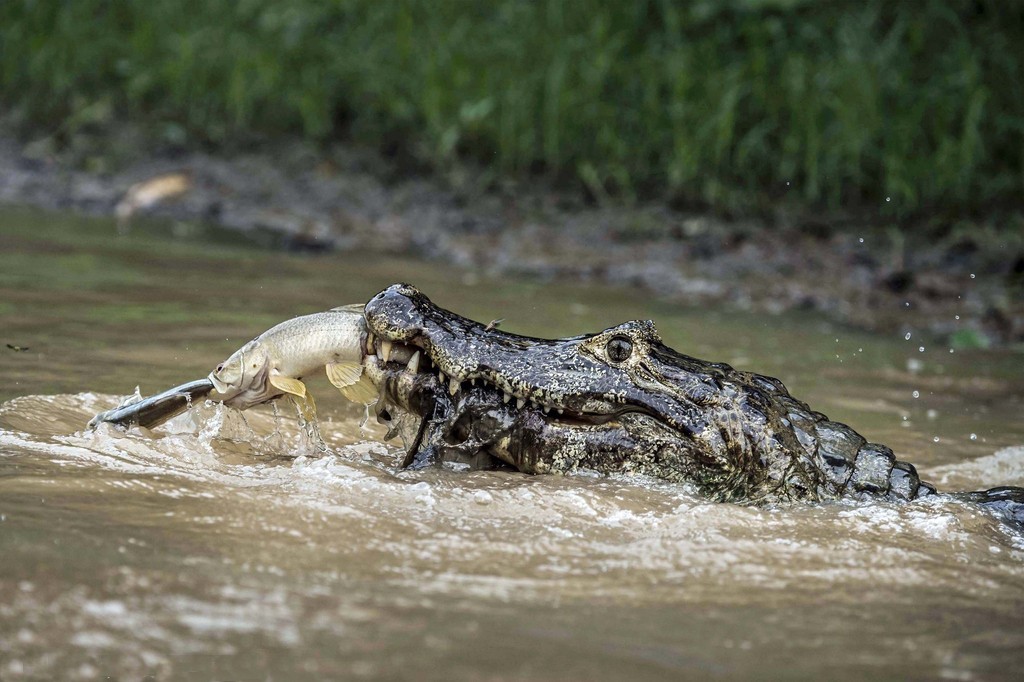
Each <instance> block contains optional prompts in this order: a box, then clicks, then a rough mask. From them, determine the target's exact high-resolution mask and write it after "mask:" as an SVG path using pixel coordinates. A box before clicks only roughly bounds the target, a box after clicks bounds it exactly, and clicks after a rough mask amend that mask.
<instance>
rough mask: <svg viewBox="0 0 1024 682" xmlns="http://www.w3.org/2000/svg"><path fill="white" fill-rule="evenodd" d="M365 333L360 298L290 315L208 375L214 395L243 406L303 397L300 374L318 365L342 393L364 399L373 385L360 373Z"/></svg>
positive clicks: (374, 390) (365, 401) (366, 400)
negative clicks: (326, 308) (325, 310)
mask: <svg viewBox="0 0 1024 682" xmlns="http://www.w3.org/2000/svg"><path fill="white" fill-rule="evenodd" d="M366 333H367V332H366V322H365V320H364V319H363V306H362V304H359V305H349V306H342V307H340V308H334V309H332V310H329V311H327V312H323V313H314V314H312V315H303V316H301V317H295V318H292V319H290V320H286V321H284V322H282V323H281V324H278V325H276V326H274V327H271V328H270V329H268V330H267V331H265V332H263V333H262V334H260V335H259V336H257V337H256V338H255V339H253V340H252V341H250V342H249V343H247V344H245V345H244V346H242V347H241V348H239V349H238V350H237V351H235V352H234V353H232V354H231V357H229V358H228V359H227V360H225V361H224V362H222V363H220V364H219V365H217V368H216V369H214V370H213V371H212V372H210V376H209V379H210V381H211V382H212V383H213V385H214V387H215V388H216V389H217V392H218V393H220V394H221V395H220V396H217V398H219V399H220V400H222V401H223V402H224V403H226V404H227V405H230V406H231V407H235V408H238V409H240V410H244V409H246V408H248V407H252V406H253V405H258V404H260V403H264V402H267V401H268V400H271V399H273V398H276V397H279V396H281V395H285V394H288V395H292V396H295V398H296V399H298V400H306V399H307V393H306V385H305V384H303V383H302V377H305V376H308V375H310V374H311V373H313V372H315V371H317V370H319V369H320V368H321V367H324V368H326V371H327V378H328V379H329V380H330V382H331V383H332V384H333V385H334V386H336V387H337V388H338V390H340V391H341V394H342V395H343V396H345V397H346V398H348V399H349V400H352V401H353V402H358V403H363V404H369V403H371V402H373V401H374V399H376V397H377V394H378V390H377V388H376V386H374V384H373V382H371V381H370V379H369V378H368V377H367V376H366V375H365V374H364V373H363V365H362V360H363V353H364V350H363V345H364V343H365V341H364V340H365V338H366ZM211 397H214V396H211Z"/></svg>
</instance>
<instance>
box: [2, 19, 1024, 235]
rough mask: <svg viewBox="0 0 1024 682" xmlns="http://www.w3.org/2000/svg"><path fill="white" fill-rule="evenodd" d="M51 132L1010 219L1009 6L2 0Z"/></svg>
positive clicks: (1012, 66)
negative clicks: (247, 144)
mask: <svg viewBox="0 0 1024 682" xmlns="http://www.w3.org/2000/svg"><path fill="white" fill-rule="evenodd" d="M0 26H2V27H3V29H2V32H0V102H2V103H3V106H4V108H5V109H6V110H7V111H8V113H9V114H13V115H14V116H15V117H16V119H17V120H19V121H20V122H22V123H23V124H25V125H28V126H29V127H31V128H33V129H40V128H43V129H47V130H50V131H54V130H56V131H59V132H60V133H61V134H64V135H72V134H74V132H75V130H76V129H79V128H81V127H82V126H88V125H91V124H95V123H97V122H103V121H115V122H116V121H118V120H139V121H144V122H146V123H151V124H153V126H154V127H153V130H155V131H158V133H159V136H160V137H162V138H163V139H164V140H165V141H169V142H173V143H176V144H181V143H187V142H189V141H192V142H200V143H214V144H221V143H224V142H227V141H230V140H233V139H239V138H242V139H244V138H245V137H246V136H247V135H249V134H250V133H257V134H261V135H263V134H270V135H274V134H280V133H289V134H292V133H298V134H301V135H304V136H307V137H309V138H311V139H314V140H317V141H322V140H327V139H331V138H342V139H346V140H352V141H355V142H358V143H365V144H369V145H373V146H375V147H378V148H380V149H382V150H384V151H385V152H387V153H400V154H402V155H403V156H405V157H406V158H409V159H410V160H413V161H416V162H419V163H426V164H429V165H430V166H432V167H435V168H439V169H442V170H443V169H445V168H447V167H450V166H451V165H452V164H454V163H457V162H459V161H460V160H464V159H470V160H472V161H474V162H477V163H479V164H480V165H481V167H482V168H483V170H484V171H485V172H490V173H493V177H523V176H526V175H535V174H538V173H540V174H543V175H544V176H547V177H550V178H553V179H556V180H558V181H560V182H568V183H576V184H578V185H579V186H580V187H582V188H585V189H586V190H587V191H589V192H590V193H591V194H592V195H594V196H595V197H597V198H599V199H603V198H605V197H612V198H622V199H625V200H629V199H631V198H633V197H636V196H642V197H658V198H664V199H668V200H670V201H674V202H678V203H680V204H685V205H697V206H707V207H711V208H714V209H716V210H720V211H725V212H730V211H737V210H739V211H747V210H757V209H761V208H766V207H768V206H770V205H771V203H772V202H774V201H778V200H780V199H783V198H784V199H785V200H787V201H791V202H795V203H796V204H798V205H802V206H805V207H812V208H814V207H839V206H854V207H862V208H863V207H867V208H868V209H869V210H875V209H877V210H878V212H879V213H881V214H882V215H887V214H888V215H893V216H906V215H911V214H914V213H915V212H922V211H951V212H960V211H965V210H966V211H979V210H980V211H988V210H991V209H992V207H1008V208H1012V209H1013V210H1016V209H1018V208H1019V206H1020V198H1021V196H1024V194H1022V190H1024V76H1022V74H1024V49H1022V45H1024V4H1022V3H1021V2H1018V1H1017V0H971V1H967V0H919V1H915V2H892V1H891V0H863V1H860V2H811V1H807V2H804V1H800V0H791V1H786V0H774V1H772V0H732V1H727V0H708V1H695V2H685V3H684V2H668V1H658V0H648V1H646V2H643V1H636V2H588V1H584V0H565V1H558V0H547V1H538V2H522V1H520V0H494V1H493V2H486V3H459V2H436V1H431V0H412V1H408V2H378V1H376V0H347V1H346V0H337V1H335V2H328V1H325V0H192V1H189V0H182V1H180V2H162V1H160V0H119V1H116V2H115V1H113V0H73V1H70V2H56V1H53V0H6V1H5V2H2V3H0Z"/></svg>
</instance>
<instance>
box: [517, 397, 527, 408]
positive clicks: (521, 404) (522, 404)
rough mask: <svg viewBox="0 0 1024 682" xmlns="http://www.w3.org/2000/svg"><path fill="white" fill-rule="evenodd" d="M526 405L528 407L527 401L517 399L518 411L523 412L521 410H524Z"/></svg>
mask: <svg viewBox="0 0 1024 682" xmlns="http://www.w3.org/2000/svg"><path fill="white" fill-rule="evenodd" d="M525 405H526V401H525V400H523V399H522V398H516V409H519V410H521V409H523V407H524V406H525Z"/></svg>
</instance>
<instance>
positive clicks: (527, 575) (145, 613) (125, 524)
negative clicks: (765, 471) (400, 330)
mask: <svg viewBox="0 0 1024 682" xmlns="http://www.w3.org/2000/svg"><path fill="white" fill-rule="evenodd" d="M113 234H114V230H113V226H112V225H111V224H109V223H107V222H104V221H97V220H84V219H78V218H73V217H68V216H53V215H45V214H39V213H32V212H25V211H20V210H12V209H5V210H0V335H2V338H0V344H8V343H9V344H11V345H14V346H18V347H22V348H27V350H24V351H16V350H13V349H10V348H7V347H6V345H4V346H0V401H2V402H0V679H3V680H19V679H105V678H107V677H108V676H110V677H113V678H123V679H140V678H143V677H146V676H151V678H152V679H260V680H268V679H273V680H286V679H287V680H295V679H311V680H312V679H360V678H391V679H470V680H476V679H480V680H484V679H486V680H497V679H501V680H519V679H529V680H534V679H537V680H554V679H634V680H643V679H680V678H712V679H713V678H723V679H736V678H752V679H764V678H778V677H785V678H790V679H863V678H864V677H866V676H868V675H873V676H881V677H886V678H901V679H936V678H946V679H961V680H971V679H1014V678H1016V679H1019V674H1020V670H1021V669H1022V667H1024V629H1022V626H1024V534H1022V533H1021V532H1020V531H1019V530H1014V529H1011V528H1009V527H1008V526H1006V525H1005V524H1003V523H1001V522H999V521H998V520H996V519H995V518H993V517H992V516H990V515H988V514H986V513H983V512H981V511H979V510H978V509H977V508H973V507H971V506H969V505H965V504H959V503H955V502H951V501H948V500H944V499H935V500H928V501H922V502H917V503H913V504H908V505H894V504H887V503H873V504H868V503H840V504H829V505H819V506H790V507H782V508H773V509H750V508H744V507H738V506H733V505H724V504H711V503H708V502H705V501H703V500H702V499H700V498H699V497H696V496H694V495H693V494H692V493H691V492H690V491H688V490H686V489H682V488H679V487H675V486H670V485H665V484H660V483H658V482H653V481H647V480H636V479H624V478H623V479H619V478H612V479H609V478H600V477H586V476H577V477H568V478H563V477H554V476H552V477H529V476H523V475H520V474H514V473H501V472H476V473H468V472H464V471H453V470H440V471H429V472H419V473H410V472H398V471H395V469H394V464H395V463H396V460H397V459H399V458H398V457H397V456H396V452H395V448H394V446H392V445H388V444H383V443H382V442H381V441H380V440H379V438H380V436H381V432H380V430H379V429H376V428H374V427H370V426H367V427H363V428H361V427H360V422H361V416H362V415H361V414H360V412H359V411H358V410H354V409H352V408H351V407H348V406H346V405H344V404H343V403H342V402H341V400H340V399H337V398H334V397H333V396H332V393H333V391H332V390H331V389H330V386H329V385H328V384H327V382H326V381H323V380H321V381H315V382H312V384H311V385H312V390H313V392H314V393H315V395H316V396H317V398H318V399H319V405H320V413H321V421H322V425H321V426H322V430H323V433H324V436H325V439H326V441H327V444H328V446H329V448H330V453H329V454H327V455H325V456H320V455H318V454H317V453H316V451H315V448H314V447H313V446H312V445H311V444H310V443H309V442H308V441H307V439H306V437H305V435H304V434H303V433H301V432H300V431H299V430H298V429H297V427H296V423H295V419H294V417H293V416H292V413H291V412H290V411H289V408H288V407H287V406H281V407H280V408H279V409H278V410H276V411H275V410H273V409H262V410H258V411H253V412H250V413H246V414H245V416H244V418H243V417H242V415H239V414H238V413H235V412H231V411H227V410H224V409H222V408H219V407H216V406H211V405H204V406H199V407H197V408H196V409H194V410H193V411H191V412H190V413H187V414H186V415H183V416H181V417H179V418H176V419H175V420H173V421H172V422H170V423H169V424H167V425H166V426H164V427H161V428H159V429H157V430H155V431H153V432H138V431H136V432H132V433H129V434H122V433H119V432H117V431H115V430H113V429H109V428H106V427H103V428H101V429H100V430H98V431H96V432H87V431H85V430H84V424H85V422H86V421H87V420H88V419H89V417H91V416H92V415H93V414H94V413H95V412H97V411H99V410H102V409H106V408H109V407H111V406H112V405H114V404H115V403H116V402H117V399H118V397H119V396H121V395H124V394H127V393H130V392H131V391H132V390H133V389H134V387H135V385H136V384H141V388H142V391H143V393H152V392H155V391H158V390H161V389H163V388H166V387H168V386H170V385H173V384H177V383H180V382H182V381H185V380H188V379H192V378H197V377H199V376H202V375H204V374H206V372H208V371H209V369H210V367H212V366H213V365H214V364H216V362H217V361H218V360H220V359H223V357H225V356H226V355H227V354H228V353H229V352H230V351H232V350H234V349H235V348H236V347H237V346H239V345H241V343H243V342H244V341H246V340H248V339H249V338H251V337H252V336H254V335H255V334H256V333H258V332H259V331H262V330H263V329H265V328H267V327H269V326H270V325H272V324H274V323H275V322H277V321H279V320H281V319H284V318H286V317H290V316H293V315H297V314H300V313H306V312H312V311H315V310H320V309H324V308H327V307H331V306H335V305H340V304H343V303H349V302H353V301H362V300H366V299H367V298H368V297H369V296H370V295H371V294H372V293H374V292H375V291H377V290H378V289H380V288H382V287H383V286H385V285H386V284H388V283H391V282H393V281H396V280H406V281H411V282H414V283H415V284H417V285H418V286H419V287H420V288H422V289H423V290H424V291H425V292H427V293H428V294H429V295H431V296H432V297H433V298H434V299H435V300H436V301H437V302H438V303H440V304H442V305H445V306H447V307H450V308H454V309H456V310H458V311H460V312H463V313H465V314H467V315H469V316H471V317H475V318H477V319H492V318H499V317H501V318H505V320H506V321H505V322H504V323H503V328H506V329H508V330H510V331H517V332H522V333H530V334H542V335H567V334H575V333H579V332H581V331H588V330H597V329H600V328H603V327H605V326H610V325H612V324H615V323H617V322H621V321H623V320H625V319H629V318H632V317H650V318H653V319H655V320H656V321H657V323H658V326H659V329H660V331H661V333H662V335H663V336H664V337H665V338H666V340H667V341H668V342H669V343H670V344H671V345H673V346H675V347H677V348H679V349H680V350H682V351H684V352H688V353H691V354H694V355H698V356H702V357H707V358H711V359H716V360H723V361H727V362H731V363H733V364H735V365H737V366H740V367H743V368H750V369H755V370H758V371H762V372H765V373H770V374H773V375H776V376H779V377H780V378H782V379H783V380H784V381H785V382H786V383H787V385H788V386H789V387H790V389H791V390H792V391H793V392H794V393H795V394H796V395H798V396H800V397H801V398H803V399H805V400H808V401H809V402H811V403H812V405H813V406H814V407H815V408H817V409H819V410H821V411H823V412H825V413H827V414H829V415H830V416H831V417H833V418H837V419H840V420H842V421H847V422H848V423H850V424H852V425H854V426H855V428H857V429H858V430H859V431H861V432H862V433H863V434H864V435H865V436H867V437H868V438H870V439H872V440H876V441H880V442H884V443H888V444H890V445H891V446H893V447H894V449H896V451H897V453H898V454H899V455H900V456H901V458H902V459H907V460H909V461H912V462H915V463H916V464H918V466H919V469H920V471H921V473H922V475H923V477H924V478H926V479H929V480H931V481H932V482H934V483H937V484H940V485H941V486H942V487H946V488H948V489H969V488H979V487H986V486H989V485H995V484H1000V483H1011V484H1017V485H1024V419H1022V417H1024V406H1022V400H1024V362H1021V360H1022V357H1021V355H1020V354H1019V353H1018V354H1014V353H1012V352H1004V353H1001V354H996V353H987V352H983V351H971V352H964V351H957V352H956V353H950V352H949V349H948V348H944V347H939V346H937V345H935V344H934V343H933V342H931V341H930V340H929V339H926V338H918V336H917V335H916V334H915V331H914V330H913V329H908V330H905V332H909V333H910V334H911V338H910V339H909V340H908V339H906V338H905V335H904V334H903V333H901V334H900V335H899V336H897V337H895V338H880V337H873V336H868V335H864V334H861V333H857V332H855V331H851V330H849V329H843V328H840V327H836V326H834V325H830V324H829V323H827V322H824V321H822V320H821V319H817V318H800V317H778V318H764V317H760V316H753V315H747V314H744V313H741V312H736V311H713V310H694V309H686V308H682V307H679V306H670V305H667V304H661V303H657V302H653V301H650V300H647V299H646V298H645V297H642V296H639V295H637V294H635V293H631V292H629V291H609V290H604V289H596V288H586V287H580V286H567V285H564V284H559V283H537V282H517V281H509V280H507V279H503V280H500V281H499V280H494V279H491V278H489V277H488V276H487V275H486V273H465V272H460V271H457V270H453V269H451V268H448V267H441V266H438V265H425V264H423V263H419V262H417V261H415V260H411V259H405V258H401V257H382V256H366V255H360V254H341V255H332V256H329V257H317V258H308V257H301V256H295V255H283V254H279V253H275V252H271V251H267V250H264V249H261V248H259V247H258V246H253V245H248V244H240V243H238V242H237V241H236V240H235V239H233V238H229V237H225V236H223V235H220V234H217V233H211V232H209V231H204V230H202V229H199V228H196V227H194V226H182V225H176V226H175V225H163V224H155V225H147V226H140V227H137V228H136V229H135V230H134V231H133V232H132V233H131V234H129V235H128V236H126V237H124V238H115V237H114V236H113ZM922 347H923V348H924V350H919V349H920V348H922ZM915 392H916V393H915ZM915 396H916V397H915Z"/></svg>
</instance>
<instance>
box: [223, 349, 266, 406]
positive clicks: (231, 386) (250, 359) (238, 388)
mask: <svg viewBox="0 0 1024 682" xmlns="http://www.w3.org/2000/svg"><path fill="white" fill-rule="evenodd" d="M269 370H270V354H269V353H268V351H267V347H266V346H264V345H263V344H261V343H259V342H258V341H255V340H253V341H250V342H249V343H247V344H245V345H244V346H242V347H241V348H239V349H238V350H236V351H235V352H234V353H232V354H231V357H229V358H228V359H227V360H225V361H224V362H222V363H220V364H219V365H217V367H216V368H215V369H214V370H213V371H212V372H210V376H209V379H210V381H211V382H212V383H213V386H214V388H216V389H217V392H218V393H220V394H222V395H224V396H227V397H228V398H232V397H235V396H237V395H239V394H242V393H262V392H263V391H265V390H266V387H267V378H268V375H269Z"/></svg>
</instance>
